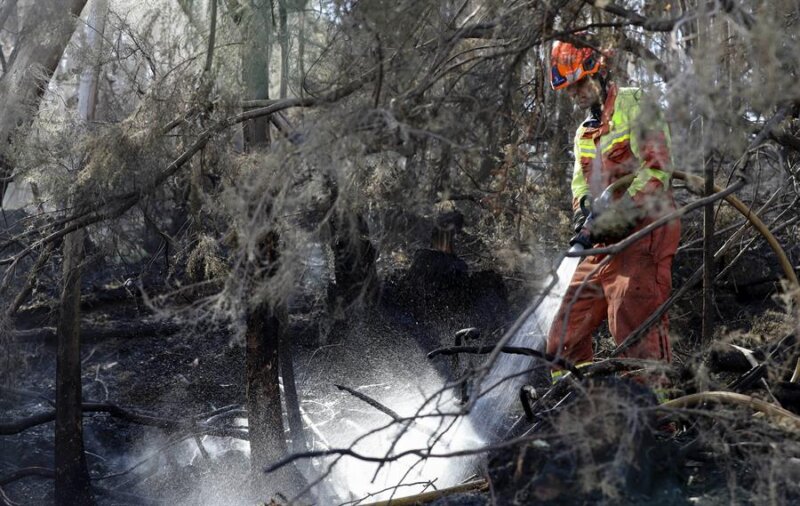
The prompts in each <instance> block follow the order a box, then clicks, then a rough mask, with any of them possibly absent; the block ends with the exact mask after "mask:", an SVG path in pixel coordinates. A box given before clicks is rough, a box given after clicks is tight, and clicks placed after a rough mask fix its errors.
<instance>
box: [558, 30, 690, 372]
mask: <svg viewBox="0 0 800 506" xmlns="http://www.w3.org/2000/svg"><path fill="white" fill-rule="evenodd" d="M582 36H583V37H585V38H586V37H589V36H587V35H586V34H583V35H582ZM586 40H587V41H588V40H590V39H588V38H586ZM591 46H592V44H588V45H587V46H585V47H584V46H581V45H573V44H571V43H567V42H556V43H555V45H554V46H553V49H552V53H551V84H552V87H553V89H555V90H562V89H563V90H565V92H566V93H567V94H568V95H569V97H570V98H571V99H572V100H573V102H574V103H575V105H577V106H578V107H579V108H581V109H585V110H587V111H588V113H589V117H588V118H587V119H586V120H585V121H584V122H583V123H582V124H581V125H580V126H579V127H578V131H577V133H576V135H575V142H574V152H575V165H574V172H573V175H572V207H573V211H574V219H573V225H574V228H575V231H576V233H577V235H576V236H575V238H574V239H573V241H572V243H578V244H581V245H582V246H583V247H585V248H590V247H593V246H595V247H597V246H602V245H608V244H611V243H614V242H618V241H619V240H621V239H623V238H624V237H627V236H628V235H630V234H631V233H634V232H636V231H637V230H639V229H641V228H642V227H644V226H646V225H648V224H649V223H652V222H653V221H654V220H655V219H658V218H659V217H661V216H663V215H664V214H665V213H668V212H670V211H672V210H674V209H675V203H674V200H673V197H672V191H671V183H670V171H671V159H670V152H669V145H670V138H669V130H668V129H667V127H666V124H665V123H664V122H663V121H662V119H661V118H660V115H659V113H658V109H657V108H656V107H647V106H646V105H645V101H644V100H643V93H642V90H640V89H638V88H623V87H619V86H617V84H616V83H615V82H614V81H613V80H612V76H611V75H610V73H609V69H608V68H607V65H606V60H607V54H605V53H603V52H600V51H597V50H595V49H592V48H591ZM593 47H597V46H596V45H593ZM626 176H628V177H627V178H626ZM623 178H624V180H625V181H627V180H631V178H632V182H631V183H630V185H629V186H627V187H626V186H625V185H621V187H620V188H619V189H617V190H616V191H614V192H613V198H612V199H611V203H610V204H609V205H605V206H604V207H606V209H604V210H602V211H601V212H599V213H598V210H597V209H595V211H594V212H592V213H589V212H588V210H587V208H589V207H591V203H592V200H593V198H594V199H596V198H597V197H599V196H600V195H601V193H602V192H603V190H604V189H606V188H608V187H609V185H612V184H614V183H615V182H620V180H621V179H623ZM595 207H597V204H595ZM587 216H588V217H589V220H588V221H587ZM679 239H680V222H679V221H678V220H674V221H672V222H670V223H669V224H668V225H666V226H662V227H659V228H657V229H656V230H654V231H653V232H652V233H650V234H647V235H646V236H645V237H643V238H642V239H640V240H638V241H636V242H635V243H633V244H632V245H630V246H629V247H627V248H626V249H624V250H623V251H622V252H621V253H618V254H616V255H615V256H614V257H613V258H611V259H610V261H609V262H608V263H607V264H606V265H604V266H602V267H600V268H599V269H596V268H597V267H598V264H599V262H600V261H601V260H602V257H599V256H589V257H586V258H585V259H584V260H583V261H582V262H581V263H580V264H579V265H578V268H577V270H576V271H575V274H574V276H573V277H572V280H571V281H570V284H569V288H568V289H567V292H566V295H565V297H564V299H563V300H562V302H561V307H560V308H559V310H558V312H557V314H556V316H555V319H554V320H553V325H552V327H551V329H550V333H549V336H548V341H547V352H548V353H550V354H553V355H557V356H559V357H562V358H564V359H566V360H568V361H570V362H572V363H574V364H578V365H579V366H580V365H582V364H586V363H588V362H591V360H592V357H593V351H592V334H593V332H594V331H595V329H597V327H598V326H599V325H600V324H601V323H602V322H603V320H604V319H606V318H608V326H609V330H610V331H611V334H612V335H613V336H614V339H615V340H616V342H617V344H620V343H622V342H623V341H624V340H625V338H626V337H628V335H629V334H630V333H631V332H633V331H634V330H635V329H636V328H637V327H638V326H639V325H640V324H641V323H642V322H644V320H645V319H646V318H647V317H648V316H649V315H650V314H651V313H652V312H653V311H655V310H656V308H658V307H659V306H660V305H661V304H662V303H663V302H664V301H665V300H666V299H667V297H668V296H669V294H670V291H671V289H672V276H671V270H672V259H673V257H674V256H675V251H676V249H677V247H678V241H679ZM582 285H583V286H582ZM581 286H582V287H581ZM579 287H580V288H579ZM576 294H577V296H576ZM625 356H626V357H630V358H641V359H654V360H661V361H664V362H670V361H671V358H672V355H671V350H670V343H669V337H668V320H667V316H666V315H664V316H663V317H662V319H661V321H660V322H659V324H656V325H654V326H652V327H651V328H650V330H649V332H648V333H647V335H646V336H645V337H644V338H643V339H642V340H640V341H639V342H638V344H636V345H635V346H633V347H631V348H629V349H628V350H627V351H626V353H625ZM557 375H558V372H555V373H554V376H557Z"/></svg>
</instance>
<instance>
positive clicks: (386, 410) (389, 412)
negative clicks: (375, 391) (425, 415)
mask: <svg viewBox="0 0 800 506" xmlns="http://www.w3.org/2000/svg"><path fill="white" fill-rule="evenodd" d="M333 386H335V387H336V388H338V389H339V390H343V391H345V392H347V393H349V394H350V395H352V396H353V397H357V398H358V399H361V400H362V401H364V402H366V403H367V404H369V405H370V406H372V407H373V408H375V409H377V410H378V411H380V412H381V413H383V414H386V415H389V416H390V417H392V419H393V420H394V421H395V422H398V423H400V422H402V421H403V417H401V416H400V415H398V414H397V413H396V412H395V411H392V410H391V409H389V408H387V407H386V406H384V405H383V404H381V403H380V402H378V401H376V400H375V399H373V398H372V397H369V396H367V395H364V394H362V393H361V392H357V391H355V390H353V389H352V388H350V387H346V386H344V385H336V384H334V385H333Z"/></svg>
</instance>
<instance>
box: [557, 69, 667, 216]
mask: <svg viewBox="0 0 800 506" xmlns="http://www.w3.org/2000/svg"><path fill="white" fill-rule="evenodd" d="M641 98H642V90H641V89H639V88H617V87H616V85H615V84H614V83H610V84H609V87H608V94H607V98H606V102H605V104H604V105H603V114H602V118H601V121H600V124H599V126H598V125H597V121H591V120H590V121H586V122H584V123H583V124H582V125H581V126H580V127H579V128H578V131H577V133H576V135H575V146H574V149H575V167H574V170H573V175H572V198H573V200H572V206H573V209H574V210H577V209H578V207H579V201H580V199H581V197H583V196H584V195H586V194H590V195H592V196H594V197H597V196H599V195H600V193H601V192H602V191H603V190H604V189H605V188H606V187H607V186H608V185H609V184H611V183H613V182H614V181H616V180H617V179H619V178H621V177H623V176H626V175H628V174H631V173H635V174H636V177H635V179H634V180H633V182H632V183H631V185H630V186H629V188H628V193H629V194H630V195H631V196H632V197H633V198H634V201H636V202H637V203H639V202H641V201H642V199H643V198H644V196H646V195H647V194H652V193H656V192H658V191H661V190H664V189H668V188H669V182H670V171H671V168H672V161H671V157H670V137H669V128H668V127H667V125H666V123H665V122H664V121H663V120H662V119H661V117H660V114H659V112H658V109H657V108H656V107H653V108H652V111H648V112H643V111H642V106H643V103H642V102H641Z"/></svg>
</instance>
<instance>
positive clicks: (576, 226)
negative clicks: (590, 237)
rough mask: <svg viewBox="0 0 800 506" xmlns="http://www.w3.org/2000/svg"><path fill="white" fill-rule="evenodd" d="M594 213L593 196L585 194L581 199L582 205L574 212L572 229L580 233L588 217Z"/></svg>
mask: <svg viewBox="0 0 800 506" xmlns="http://www.w3.org/2000/svg"><path fill="white" fill-rule="evenodd" d="M591 214H592V197H590V196H589V195H584V196H583V197H581V200H580V207H579V208H578V209H576V210H575V212H574V213H573V214H572V230H574V231H575V233H576V234H577V233H579V232H580V231H581V229H582V228H583V225H584V224H585V223H586V219H587V218H588V217H589V216H590V215H591Z"/></svg>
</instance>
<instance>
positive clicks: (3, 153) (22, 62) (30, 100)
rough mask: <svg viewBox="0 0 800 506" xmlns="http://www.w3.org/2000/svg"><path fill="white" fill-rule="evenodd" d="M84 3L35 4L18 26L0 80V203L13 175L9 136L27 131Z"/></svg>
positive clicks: (41, 1)
mask: <svg viewBox="0 0 800 506" xmlns="http://www.w3.org/2000/svg"><path fill="white" fill-rule="evenodd" d="M84 4H86V0H64V1H62V2H53V1H52V0H36V2H35V3H34V5H32V6H30V8H29V9H28V10H27V13H28V14H27V15H26V16H25V19H22V20H21V22H20V26H21V27H22V28H21V30H22V32H23V34H22V35H21V36H20V37H19V38H18V44H17V45H18V46H19V47H18V48H16V47H15V48H14V58H13V59H12V60H13V61H9V62H8V67H7V68H6V73H5V74H3V79H1V80H0V110H1V111H3V113H2V114H0V180H2V181H4V182H3V186H2V188H1V189H0V201H2V197H3V196H4V195H5V192H6V189H7V184H6V183H5V181H6V180H7V178H8V177H9V176H10V175H11V173H12V172H13V169H12V167H11V163H10V161H9V155H10V150H11V148H12V145H11V144H10V142H9V141H11V140H12V139H11V137H12V134H13V133H14V132H15V130H17V129H18V128H23V129H24V128H27V127H28V126H29V125H30V124H31V123H32V122H33V119H34V117H36V112H37V111H38V109H39V102H40V100H41V97H42V93H43V92H44V90H46V89H47V84H48V82H50V78H51V77H52V75H53V72H55V70H56V67H57V66H58V62H59V60H60V59H61V55H62V54H63V53H64V48H66V47H67V43H69V39H70V37H72V32H74V31H75V18H76V17H77V16H80V14H81V11H82V10H83V6H84Z"/></svg>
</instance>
